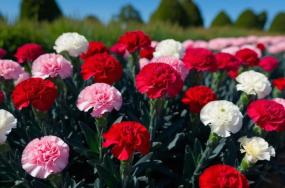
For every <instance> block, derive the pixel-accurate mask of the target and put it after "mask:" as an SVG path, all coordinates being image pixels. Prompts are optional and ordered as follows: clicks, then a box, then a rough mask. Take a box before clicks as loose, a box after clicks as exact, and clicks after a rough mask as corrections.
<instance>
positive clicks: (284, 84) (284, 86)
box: [272, 78, 285, 91]
mask: <svg viewBox="0 0 285 188" xmlns="http://www.w3.org/2000/svg"><path fill="white" fill-rule="evenodd" d="M272 84H273V85H274V86H275V87H276V88H277V89H278V90H280V91H282V90H285V78H276V79H274V80H273V81H272Z"/></svg>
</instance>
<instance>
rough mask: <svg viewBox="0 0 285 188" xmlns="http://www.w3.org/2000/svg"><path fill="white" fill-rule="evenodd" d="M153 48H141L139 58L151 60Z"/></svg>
mask: <svg viewBox="0 0 285 188" xmlns="http://www.w3.org/2000/svg"><path fill="white" fill-rule="evenodd" d="M153 52H154V48H153V47H151V46H148V47H144V48H141V50H140V57H141V58H146V59H152V57H153Z"/></svg>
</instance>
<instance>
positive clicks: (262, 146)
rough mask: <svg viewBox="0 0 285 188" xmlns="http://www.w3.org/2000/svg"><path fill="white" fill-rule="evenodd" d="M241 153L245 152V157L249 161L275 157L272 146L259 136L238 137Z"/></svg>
mask: <svg viewBox="0 0 285 188" xmlns="http://www.w3.org/2000/svg"><path fill="white" fill-rule="evenodd" d="M239 142H240V145H241V150H240V151H241V153H245V159H246V160H247V161H248V162H250V163H256V162H257V161H259V160H267V161H269V160H270V157H275V150H274V148H273V147H272V146H269V145H268V143H267V142H266V141H265V140H264V139H263V138H260V137H252V138H247V137H245V136H244V137H241V138H240V139H239Z"/></svg>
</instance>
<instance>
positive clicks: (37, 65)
mask: <svg viewBox="0 0 285 188" xmlns="http://www.w3.org/2000/svg"><path fill="white" fill-rule="evenodd" d="M72 67H73V66H72V64H71V63H70V62H69V61H68V60H67V59H65V58H64V57H63V56H62V55H59V54H54V53H52V54H44V55H41V56H40V57H38V58H37V59H36V60H35V61H34V62H33V65H32V74H33V77H39V78H43V79H45V78H48V77H51V78H55V77H60V78H62V79H65V78H68V77H71V75H72Z"/></svg>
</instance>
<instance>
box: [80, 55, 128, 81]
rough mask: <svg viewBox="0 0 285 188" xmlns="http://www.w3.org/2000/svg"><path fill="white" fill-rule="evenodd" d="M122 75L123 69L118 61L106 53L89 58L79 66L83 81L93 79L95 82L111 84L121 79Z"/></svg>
mask: <svg viewBox="0 0 285 188" xmlns="http://www.w3.org/2000/svg"><path fill="white" fill-rule="evenodd" d="M122 74H123V68H122V65H121V64H120V63H119V61H118V60H116V59H115V58H114V57H113V56H111V55H109V54H106V53H103V54H96V55H94V56H91V57H89V58H88V59H86V60H85V61H84V63H83V64H82V66H81V75H82V76H83V79H84V80H88V79H90V78H91V77H94V81H95V82H103V83H107V84H113V83H114V82H117V81H119V80H120V79H121V77H122Z"/></svg>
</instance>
